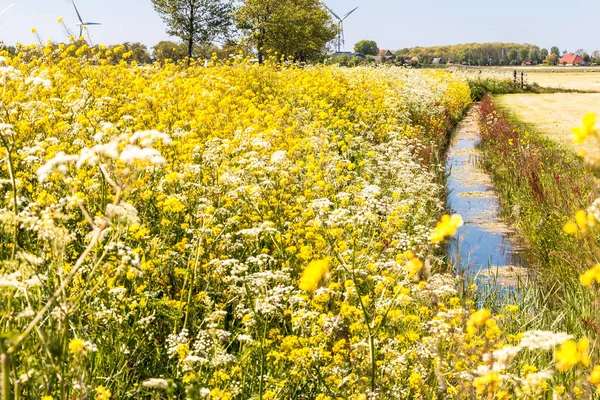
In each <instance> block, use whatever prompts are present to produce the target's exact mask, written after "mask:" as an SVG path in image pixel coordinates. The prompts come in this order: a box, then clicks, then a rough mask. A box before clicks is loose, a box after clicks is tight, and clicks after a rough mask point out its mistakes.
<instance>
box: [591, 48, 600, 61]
mask: <svg viewBox="0 0 600 400" xmlns="http://www.w3.org/2000/svg"><path fill="white" fill-rule="evenodd" d="M592 59H593V61H594V62H600V50H594V51H592Z"/></svg>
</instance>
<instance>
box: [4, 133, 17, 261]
mask: <svg viewBox="0 0 600 400" xmlns="http://www.w3.org/2000/svg"><path fill="white" fill-rule="evenodd" d="M2 144H3V145H4V148H5V149H6V163H7V164H8V176H9V178H10V183H11V187H12V200H13V213H14V214H15V216H14V218H15V220H14V227H13V246H12V254H11V260H14V259H15V257H16V255H17V238H18V236H19V223H18V221H17V214H18V208H17V180H16V178H15V173H14V164H13V159H12V155H11V149H10V147H9V146H8V142H7V141H6V139H5V138H4V136H2Z"/></svg>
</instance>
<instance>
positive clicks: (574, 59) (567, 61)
mask: <svg viewBox="0 0 600 400" xmlns="http://www.w3.org/2000/svg"><path fill="white" fill-rule="evenodd" d="M558 64H559V65H568V66H571V67H573V66H576V65H583V64H585V61H583V58H581V57H579V56H578V55H577V54H573V53H567V54H565V55H564V56H562V58H561V59H560V60H559V61H558Z"/></svg>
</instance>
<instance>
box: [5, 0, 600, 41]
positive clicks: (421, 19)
mask: <svg viewBox="0 0 600 400" xmlns="http://www.w3.org/2000/svg"><path fill="white" fill-rule="evenodd" d="M13 1H16V5H15V6H14V7H13V8H11V9H10V10H8V11H7V12H6V13H5V14H4V16H3V20H2V21H1V22H0V40H3V41H4V42H5V43H8V44H15V43H17V42H19V41H20V42H23V43H29V42H32V41H33V40H34V37H33V35H32V34H31V32H30V30H31V28H32V27H36V28H37V29H38V32H39V34H40V35H41V37H42V38H43V39H44V40H46V39H48V38H51V39H53V40H56V41H62V40H64V39H65V36H64V34H63V32H62V30H61V27H60V25H59V24H58V23H57V22H56V20H57V18H58V17H59V16H62V17H63V18H64V20H65V22H67V23H68V24H69V25H70V26H72V29H73V30H74V31H77V28H76V27H75V23H76V22H77V16H76V15H75V12H74V10H73V7H72V6H71V2H70V0H0V10H1V9H4V7H6V6H7V5H9V4H10V3H12V2H13ZM76 3H77V6H78V7H79V11H80V12H81V14H82V17H83V18H84V19H86V20H88V21H94V22H102V23H103V24H104V25H102V26H92V27H90V30H91V33H92V39H93V41H94V42H95V43H106V44H113V43H122V42H125V41H129V42H135V41H140V42H142V43H145V44H147V45H149V46H152V45H154V44H156V43H157V42H159V41H160V40H164V39H168V36H167V34H166V33H165V27H164V25H163V23H162V21H161V20H160V18H159V17H158V15H157V14H156V13H155V12H154V10H153V9H152V3H151V1H150V0H77V1H76ZM326 3H327V4H328V5H329V6H330V7H331V8H332V9H333V10H334V11H335V12H336V13H337V14H338V15H340V14H345V13H346V12H348V11H350V10H351V9H352V8H354V7H356V6H359V7H360V8H359V9H358V10H357V11H356V13H355V14H353V15H351V16H350V17H349V18H348V19H347V20H346V22H345V31H346V49H347V50H351V49H352V45H353V44H354V43H355V42H356V41H358V40H360V39H373V40H376V41H377V43H378V44H379V47H380V48H391V49H393V50H395V49H400V48H403V47H411V46H416V45H419V46H429V45H442V44H455V43H467V42H468V43H470V42H494V41H502V42H517V43H533V44H537V45H539V46H542V47H550V46H553V45H556V46H559V47H560V49H561V50H563V49H567V50H569V51H574V50H577V49H578V48H583V49H586V50H587V51H592V50H595V49H600V1H598V0H572V1H566V0H495V1H492V0H453V1H449V0H417V1H414V0H408V1H393V0H327V1H326Z"/></svg>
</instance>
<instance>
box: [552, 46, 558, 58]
mask: <svg viewBox="0 0 600 400" xmlns="http://www.w3.org/2000/svg"><path fill="white" fill-rule="evenodd" d="M550 54H556V55H557V56H558V55H560V49H559V48H558V47H556V46H552V47H551V48H550Z"/></svg>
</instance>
